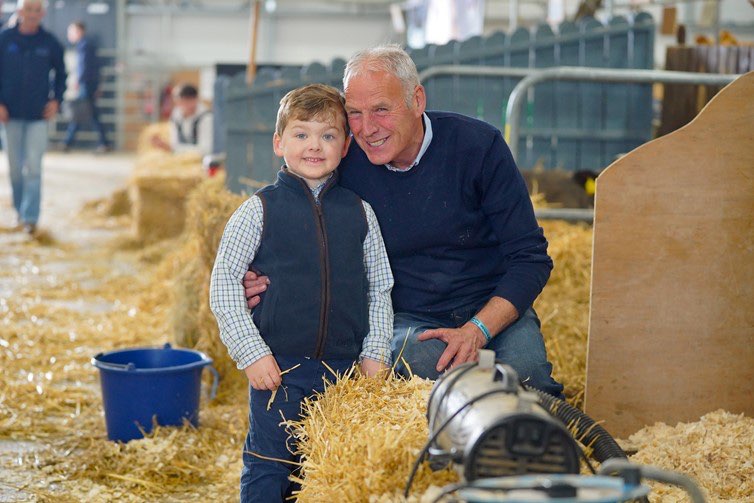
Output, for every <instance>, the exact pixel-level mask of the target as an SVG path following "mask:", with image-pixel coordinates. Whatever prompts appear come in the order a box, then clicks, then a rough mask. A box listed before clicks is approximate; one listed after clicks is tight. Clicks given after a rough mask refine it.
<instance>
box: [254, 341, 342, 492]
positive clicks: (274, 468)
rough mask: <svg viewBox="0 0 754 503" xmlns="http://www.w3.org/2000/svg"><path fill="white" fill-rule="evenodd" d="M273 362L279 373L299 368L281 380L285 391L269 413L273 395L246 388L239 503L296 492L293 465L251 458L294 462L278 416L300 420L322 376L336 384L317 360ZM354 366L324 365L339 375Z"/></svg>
mask: <svg viewBox="0 0 754 503" xmlns="http://www.w3.org/2000/svg"><path fill="white" fill-rule="evenodd" d="M275 359H276V360H277V362H278V366H279V367H280V370H286V369H289V368H291V367H293V366H295V365H296V364H301V366H300V367H297V368H296V369H295V370H292V371H291V372H289V373H287V374H285V375H284V376H283V386H284V387H285V391H284V390H282V389H279V390H278V393H277V395H276V396H275V401H274V402H273V403H272V407H271V408H270V410H267V402H268V401H269V400H270V395H271V393H272V392H271V391H257V390H255V389H254V388H252V387H249V432H248V434H247V435H246V443H245V444H244V450H243V469H242V470H241V497H240V500H241V503H247V502H254V503H257V502H259V503H268V502H269V503H272V502H276V503H277V502H283V501H284V500H285V498H287V497H289V496H291V492H292V491H293V490H294V489H296V485H294V484H293V483H292V482H291V481H290V480H288V477H289V476H290V475H291V472H292V471H293V465H291V464H288V463H281V462H279V461H269V460H266V459H261V458H259V457H257V456H254V454H260V455H262V456H266V457H268V458H277V459H284V460H288V461H294V460H295V458H296V457H295V456H294V455H293V454H291V452H292V451H293V450H294V448H295V445H294V442H293V440H292V439H291V438H290V437H289V435H288V432H287V431H286V430H285V428H284V427H283V426H280V422H281V421H282V418H281V417H280V415H281V413H282V415H283V416H284V417H285V419H287V420H298V419H300V417H301V402H303V400H304V398H305V397H308V396H312V395H314V393H320V392H322V391H323V390H324V382H323V380H322V378H323V376H324V377H325V378H326V379H327V380H329V381H331V382H334V381H335V376H334V375H333V374H332V373H331V372H330V371H329V370H328V369H327V367H325V366H324V365H323V364H322V362H321V361H319V360H313V359H309V358H292V357H284V356H276V357H275ZM353 363H354V362H353V360H327V365H329V366H330V368H332V369H333V370H334V371H335V372H338V373H340V374H342V373H343V372H345V371H346V370H348V369H349V368H351V365H353ZM252 453H254V454H252Z"/></svg>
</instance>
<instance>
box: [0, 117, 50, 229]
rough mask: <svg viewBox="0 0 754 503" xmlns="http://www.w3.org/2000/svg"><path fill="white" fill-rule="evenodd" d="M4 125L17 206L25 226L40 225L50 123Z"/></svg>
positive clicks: (18, 122)
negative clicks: (44, 155) (44, 159)
mask: <svg viewBox="0 0 754 503" xmlns="http://www.w3.org/2000/svg"><path fill="white" fill-rule="evenodd" d="M3 126H4V127H3V128H2V135H3V145H4V146H5V150H6V151H7V152H8V167H9V168H10V184H11V188H12V190H13V207H14V208H16V213H18V219H19V220H20V222H21V223H25V224H32V225H36V224H37V221H38V220H39V205H40V200H41V197H42V155H43V154H44V152H45V150H46V149H47V121H44V120H39V121H25V120H9V121H8V122H6V123H5V124H3Z"/></svg>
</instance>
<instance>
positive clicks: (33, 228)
mask: <svg viewBox="0 0 754 503" xmlns="http://www.w3.org/2000/svg"><path fill="white" fill-rule="evenodd" d="M24 232H25V233H26V234H29V235H30V236H33V235H34V233H35V232H37V224H24Z"/></svg>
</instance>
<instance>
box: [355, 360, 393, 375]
mask: <svg viewBox="0 0 754 503" xmlns="http://www.w3.org/2000/svg"><path fill="white" fill-rule="evenodd" d="M387 368H388V367H387V365H385V364H384V363H382V362H378V361H377V360H370V359H369V358H364V359H363V360H361V373H362V374H364V375H365V376H367V377H374V376H376V375H379V374H380V373H383V371H385V370H387Z"/></svg>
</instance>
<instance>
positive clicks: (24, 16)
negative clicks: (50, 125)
mask: <svg viewBox="0 0 754 503" xmlns="http://www.w3.org/2000/svg"><path fill="white" fill-rule="evenodd" d="M16 6H17V15H18V22H17V24H16V26H14V27H12V28H8V29H7V30H5V31H3V32H2V33H0V123H2V135H3V145H4V147H5V149H6V151H7V153H8V164H9V167H10V180H11V186H12V189H13V206H14V207H15V209H16V212H17V214H18V224H19V226H22V227H23V228H24V230H25V231H26V232H29V233H34V231H35V229H36V226H37V221H38V219H39V207H40V194H41V185H42V155H43V154H44V152H45V150H46V148H47V121H48V120H49V119H51V118H53V117H54V116H55V114H56V113H57V112H58V108H59V106H60V102H61V100H62V99H63V92H64V91H65V79H66V73H65V66H64V63H63V46H62V45H61V44H60V42H58V40H57V39H56V38H55V37H54V36H53V35H52V34H50V33H49V32H48V31H46V30H45V29H44V28H42V26H41V23H42V19H43V18H44V15H45V8H44V2H43V1H42V0H19V2H18V3H17V5H16ZM51 72H54V74H55V77H54V79H53V80H51V79H50V73H51Z"/></svg>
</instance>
